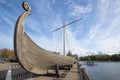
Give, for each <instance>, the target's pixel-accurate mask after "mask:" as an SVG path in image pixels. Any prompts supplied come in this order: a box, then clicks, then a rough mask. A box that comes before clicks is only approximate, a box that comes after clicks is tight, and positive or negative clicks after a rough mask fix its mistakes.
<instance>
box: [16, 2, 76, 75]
mask: <svg viewBox="0 0 120 80" xmlns="http://www.w3.org/2000/svg"><path fill="white" fill-rule="evenodd" d="M23 8H24V9H25V10H26V11H25V12H24V13H23V14H22V15H21V16H20V17H19V18H18V20H17V22H16V25H15V30H14V51H15V55H16V57H17V60H18V61H19V63H20V65H21V66H22V67H23V68H24V69H26V70H27V71H29V72H32V73H35V74H45V73H47V70H48V69H50V68H51V67H53V66H54V65H55V64H57V65H58V66H66V65H67V66H68V65H72V64H73V63H74V62H76V60H75V59H74V58H71V57H68V56H63V55H57V54H54V53H53V52H50V51H47V50H45V49H43V48H41V47H39V46H38V45H37V44H35V43H34V42H33V41H32V40H31V39H30V38H29V36H28V35H27V34H26V33H25V31H24V22H25V19H26V17H27V16H28V15H30V13H31V9H30V7H29V5H28V3H26V2H24V3H23Z"/></svg>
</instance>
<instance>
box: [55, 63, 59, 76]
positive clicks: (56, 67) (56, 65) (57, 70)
mask: <svg viewBox="0 0 120 80" xmlns="http://www.w3.org/2000/svg"><path fill="white" fill-rule="evenodd" d="M55 72H56V77H57V78H59V77H60V76H59V66H58V64H55Z"/></svg>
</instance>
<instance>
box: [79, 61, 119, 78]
mask: <svg viewBox="0 0 120 80" xmlns="http://www.w3.org/2000/svg"><path fill="white" fill-rule="evenodd" d="M81 63H82V64H84V65H82V67H84V68H86V72H87V74H88V76H89V77H90V79H91V80H120V62H95V63H96V64H97V66H88V65H85V64H86V62H81Z"/></svg>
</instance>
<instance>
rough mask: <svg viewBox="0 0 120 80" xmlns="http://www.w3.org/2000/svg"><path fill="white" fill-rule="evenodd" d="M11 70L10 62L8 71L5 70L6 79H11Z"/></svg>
mask: <svg viewBox="0 0 120 80" xmlns="http://www.w3.org/2000/svg"><path fill="white" fill-rule="evenodd" d="M11 74H12V71H11V64H9V66H8V72H7V76H6V80H12V77H11V76H12V75H11Z"/></svg>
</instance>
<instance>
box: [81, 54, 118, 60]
mask: <svg viewBox="0 0 120 80" xmlns="http://www.w3.org/2000/svg"><path fill="white" fill-rule="evenodd" d="M80 60H81V61H120V54H113V55H107V54H105V55H91V56H85V57H80Z"/></svg>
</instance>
